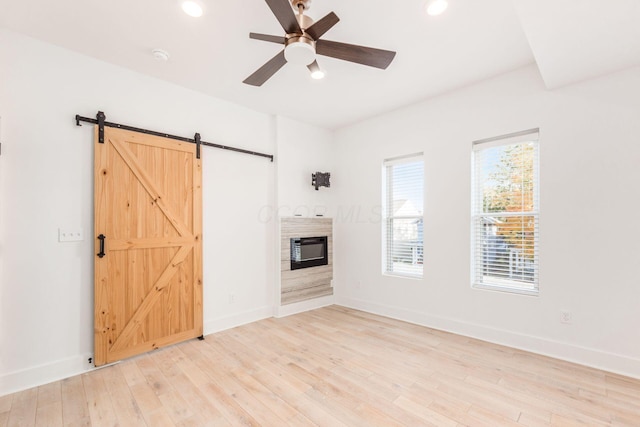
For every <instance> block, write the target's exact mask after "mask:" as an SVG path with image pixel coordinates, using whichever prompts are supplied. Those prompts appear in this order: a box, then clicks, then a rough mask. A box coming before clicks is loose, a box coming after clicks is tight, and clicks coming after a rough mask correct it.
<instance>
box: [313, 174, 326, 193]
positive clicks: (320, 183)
mask: <svg viewBox="0 0 640 427" xmlns="http://www.w3.org/2000/svg"><path fill="white" fill-rule="evenodd" d="M330 178H331V174H330V173H329V172H316V173H312V174H311V185H313V186H314V187H315V188H316V191H318V189H319V188H320V187H331V183H330V182H329V179H330Z"/></svg>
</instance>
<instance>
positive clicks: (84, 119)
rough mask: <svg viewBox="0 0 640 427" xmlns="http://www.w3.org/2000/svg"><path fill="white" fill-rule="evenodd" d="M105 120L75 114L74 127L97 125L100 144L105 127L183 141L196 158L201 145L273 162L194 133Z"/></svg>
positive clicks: (268, 157)
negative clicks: (193, 148) (188, 135)
mask: <svg viewBox="0 0 640 427" xmlns="http://www.w3.org/2000/svg"><path fill="white" fill-rule="evenodd" d="M105 119H106V116H105V114H104V113H103V112H102V111H98V114H97V115H96V118H95V119H92V118H91V117H83V116H81V115H79V114H76V117H75V120H76V126H82V125H81V124H80V122H85V123H93V124H94V125H98V142H100V143H101V144H102V143H104V128H105V126H106V127H112V128H118V129H124V130H129V131H132V132H139V133H144V134H147V135H155V136H161V137H163V138H169V139H175V140H177V141H183V142H189V143H191V144H196V155H197V157H198V158H200V146H201V145H205V146H207V147H212V148H219V149H221V150H229V151H235V152H236V153H243V154H250V155H252V156H258V157H265V158H267V159H269V160H271V162H273V154H265V153H260V152H257V151H251V150H245V149H243V148H237V147H230V146H228V145H221V144H215V143H213V142H206V141H202V140H200V134H199V133H196V134H195V137H194V138H185V137H183V136H176V135H170V134H168V133H162V132H157V131H154V130H149V129H142V128H137V127H134V126H129V125H122V124H119V123H113V122H107V121H105Z"/></svg>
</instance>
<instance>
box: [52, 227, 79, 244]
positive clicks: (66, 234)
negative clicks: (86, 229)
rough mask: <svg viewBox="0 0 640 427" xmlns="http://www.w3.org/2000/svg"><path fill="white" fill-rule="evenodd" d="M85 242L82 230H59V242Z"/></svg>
mask: <svg viewBox="0 0 640 427" xmlns="http://www.w3.org/2000/svg"><path fill="white" fill-rule="evenodd" d="M82 240H84V234H83V233H82V228H75V229H67V228H58V242H80V241H82Z"/></svg>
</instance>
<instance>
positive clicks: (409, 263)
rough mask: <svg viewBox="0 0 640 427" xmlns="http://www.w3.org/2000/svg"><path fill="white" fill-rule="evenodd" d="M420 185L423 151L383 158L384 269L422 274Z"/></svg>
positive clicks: (404, 274) (421, 189)
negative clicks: (399, 156) (398, 156)
mask: <svg viewBox="0 0 640 427" xmlns="http://www.w3.org/2000/svg"><path fill="white" fill-rule="evenodd" d="M423 189H424V163H423V160H422V153H420V154H414V155H411V156H406V157H401V158H395V159H388V160H385V161H384V187H383V203H384V222H383V241H384V244H383V265H384V273H387V274H393V275H400V276H411V277H422V263H423V260H424V251H423V247H424V245H423V243H424V241H423V229H424V225H423V216H422V212H423V209H424V207H423V205H424V202H423V199H424V190H423Z"/></svg>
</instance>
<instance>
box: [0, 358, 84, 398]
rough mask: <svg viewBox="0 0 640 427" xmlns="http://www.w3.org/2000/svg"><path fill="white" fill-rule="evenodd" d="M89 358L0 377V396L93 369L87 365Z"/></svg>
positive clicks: (24, 370)
mask: <svg viewBox="0 0 640 427" xmlns="http://www.w3.org/2000/svg"><path fill="white" fill-rule="evenodd" d="M90 357H93V354H92V353H86V354H83V355H78V356H73V357H69V358H66V359H60V360H56V361H54V362H50V363H45V364H42V365H38V366H35V367H32V368H27V369H22V370H20V371H15V372H10V373H8V374H4V375H2V376H0V396H4V395H6V394H11V393H15V392H18V391H22V390H26V389H28V388H31V387H37V386H41V385H43V384H49V383H51V382H54V381H59V380H62V379H65V378H69V377H72V376H74V375H79V374H82V373H84V372H88V371H90V370H92V369H95V368H94V367H93V364H90V363H89V358H90Z"/></svg>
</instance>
